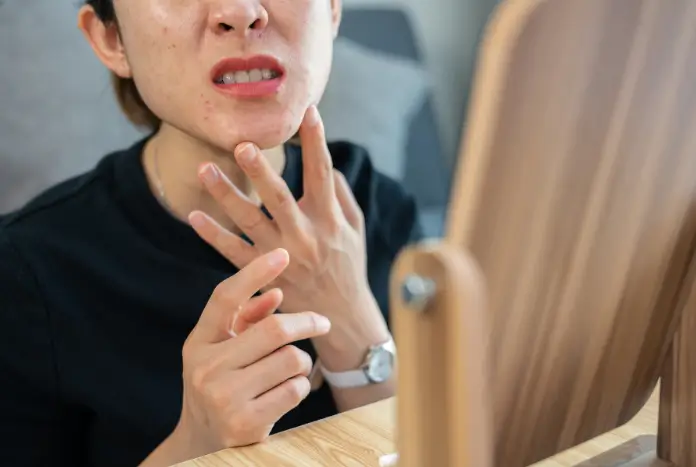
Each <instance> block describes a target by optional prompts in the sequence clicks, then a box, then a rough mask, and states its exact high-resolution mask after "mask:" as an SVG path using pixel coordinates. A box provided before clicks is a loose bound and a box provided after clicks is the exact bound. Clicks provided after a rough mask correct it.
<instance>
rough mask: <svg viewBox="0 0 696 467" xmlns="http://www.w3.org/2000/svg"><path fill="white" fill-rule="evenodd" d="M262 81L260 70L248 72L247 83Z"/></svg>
mask: <svg viewBox="0 0 696 467" xmlns="http://www.w3.org/2000/svg"><path fill="white" fill-rule="evenodd" d="M262 79H263V71H261V70H251V71H250V72H249V81H251V82H252V83H255V82H257V81H261V80H262Z"/></svg>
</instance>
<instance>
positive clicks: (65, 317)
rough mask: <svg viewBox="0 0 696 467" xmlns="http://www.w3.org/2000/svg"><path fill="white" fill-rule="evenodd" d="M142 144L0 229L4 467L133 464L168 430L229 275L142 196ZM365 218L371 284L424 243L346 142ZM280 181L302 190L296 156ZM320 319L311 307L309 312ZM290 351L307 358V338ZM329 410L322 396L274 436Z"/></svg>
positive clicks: (384, 297)
mask: <svg viewBox="0 0 696 467" xmlns="http://www.w3.org/2000/svg"><path fill="white" fill-rule="evenodd" d="M144 144H145V140H143V141H140V142H138V143H136V144H134V145H133V146H132V147H131V148H129V149H127V150H125V151H120V152H116V153H113V154H110V155H107V156H106V157H105V158H104V159H102V160H101V161H100V163H99V164H98V165H97V166H96V167H95V168H94V170H92V171H90V172H88V173H86V174H83V175H81V176H78V177H75V178H72V179H70V180H68V181H66V182H64V183H61V184H59V185H57V186H55V187H53V188H51V189H49V190H47V191H46V192H45V193H43V194H41V195H40V196H38V197H37V198H35V199H34V200H33V201H31V202H30V203H28V204H27V205H26V206H25V207H23V208H22V209H20V210H18V211H16V212H13V213H10V214H8V215H5V216H4V217H3V218H2V220H0V443H1V444H2V448H1V449H0V465H2V466H4V467H14V466H39V465H52V466H71V467H79V466H100V467H101V466H118V467H123V466H133V465H137V464H138V463H139V462H140V461H142V460H143V459H144V458H145V457H146V456H147V455H148V454H149V453H150V452H151V451H152V450H153V449H154V448H155V447H157V445H158V444H159V443H160V442H161V441H163V440H164V439H165V438H166V437H167V435H168V434H169V433H170V432H171V431H172V429H173V428H174V427H175V425H176V423H177V421H178V417H179V414H180V411H181V398H182V380H181V372H182V360H181V349H182V345H183V343H184V340H185V339H186V337H187V336H188V334H189V332H190V331H191V329H192V328H193V327H194V325H195V324H196V323H197V321H198V318H199V316H200V313H201V311H202V310H203V308H204V306H205V304H206V302H207V301H208V298H209V297H210V294H211V293H212V291H213V289H214V288H215V286H216V285H217V284H219V283H220V282H222V281H223V280H224V279H226V278H228V277H229V276H230V275H232V274H234V273H235V272H236V271H237V270H236V269H235V268H234V266H232V265H231V264H229V263H228V262H227V261H226V260H225V259H224V258H223V257H222V256H220V255H219V254H217V253H216V252H215V251H214V250H213V249H212V248H211V247H209V246H208V245H207V244H206V243H205V242H204V241H203V240H201V239H200V238H199V237H198V235H197V234H196V233H195V232H194V231H193V230H192V229H191V227H190V226H188V225H187V224H185V223H183V222H181V221H179V220H177V219H175V218H173V217H172V216H170V215H169V214H168V212H167V211H166V210H165V209H163V208H162V206H161V205H160V204H159V203H158V201H157V200H156V198H155V197H154V196H153V194H152V193H151V191H150V188H149V185H148V182H147V179H146V175H145V172H144V169H143V166H142V161H141V155H142V150H143V146H144ZM330 150H331V154H332V157H333V160H334V165H335V167H336V168H337V169H338V170H339V171H341V172H342V173H343V174H344V175H345V176H346V178H347V179H348V181H349V183H350V185H351V187H352V189H353V192H354V194H355V197H356V198H357V201H358V203H359V204H360V206H361V208H362V209H363V211H364V214H365V221H366V222H365V225H366V239H367V256H368V275H369V283H370V286H371V288H372V291H373V293H374V295H375V296H376V298H377V301H378V303H379V305H380V307H381V309H382V310H383V312H384V313H385V315H386V313H387V310H388V309H389V303H388V288H389V287H388V282H389V274H390V269H391V267H392V265H393V261H394V259H395V257H396V255H397V254H398V252H399V251H400V250H401V249H402V248H403V247H404V246H405V245H406V244H408V243H410V242H412V241H416V240H419V239H420V236H421V231H420V228H419V226H418V222H417V214H416V207H415V204H414V201H413V198H412V197H410V196H409V195H407V194H406V193H405V192H404V190H403V189H402V188H401V187H400V186H399V185H398V184H397V183H395V182H394V181H392V180H390V179H388V178H387V177H385V176H384V175H381V174H379V173H378V172H377V171H375V169H374V168H373V166H372V165H371V163H370V160H369V158H368V157H367V155H366V153H365V152H364V151H363V150H362V149H360V148H359V147H356V146H354V145H351V144H347V143H334V144H331V145H330ZM286 155H287V162H286V167H285V169H284V171H283V178H284V179H285V181H286V182H287V184H288V186H289V187H290V189H291V190H292V192H293V193H294V194H295V196H296V197H298V198H299V197H300V196H301V194H302V193H301V190H302V160H301V150H300V148H299V147H296V146H290V145H288V146H286ZM316 311H318V312H321V310H316ZM298 346H299V347H300V348H302V349H304V350H305V351H307V352H309V353H310V355H312V358H315V356H316V354H315V352H314V351H313V349H312V347H311V345H310V343H309V342H308V341H304V342H300V343H299V344H298ZM334 413H336V407H335V404H334V401H333V398H332V396H331V392H330V390H329V388H328V387H327V386H326V385H324V387H322V388H321V389H320V390H318V391H316V392H314V393H312V394H311V395H310V396H309V397H308V398H307V399H306V400H305V401H303V402H302V403H301V405H300V406H299V407H297V408H296V409H295V410H293V411H292V412H290V413H288V414H287V415H286V416H285V417H284V418H283V419H281V420H280V421H279V422H278V424H277V425H276V428H275V431H276V432H277V431H281V430H285V429H288V428H292V427H295V426H298V425H302V424H305V423H308V422H311V421H314V420H317V419H320V418H324V417H327V416H330V415H332V414H334Z"/></svg>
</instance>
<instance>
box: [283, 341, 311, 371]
mask: <svg viewBox="0 0 696 467" xmlns="http://www.w3.org/2000/svg"><path fill="white" fill-rule="evenodd" d="M282 351H283V354H284V357H285V362H284V363H285V365H287V368H289V369H290V370H291V371H292V372H293V373H295V374H298V373H305V372H307V373H308V372H309V371H311V368H312V359H311V357H310V356H309V355H308V354H307V352H304V351H303V350H300V349H299V348H298V347H296V346H294V345H288V346H286V347H283V350H282Z"/></svg>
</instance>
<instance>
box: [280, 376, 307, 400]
mask: <svg viewBox="0 0 696 467" xmlns="http://www.w3.org/2000/svg"><path fill="white" fill-rule="evenodd" d="M284 390H285V398H286V399H287V401H288V402H289V403H290V404H292V405H293V406H296V405H298V404H299V403H300V402H302V400H303V399H304V398H305V397H306V396H307V394H309V390H310V383H309V379H307V378H305V377H301V376H300V377H296V378H293V379H291V380H288V384H285V385H284Z"/></svg>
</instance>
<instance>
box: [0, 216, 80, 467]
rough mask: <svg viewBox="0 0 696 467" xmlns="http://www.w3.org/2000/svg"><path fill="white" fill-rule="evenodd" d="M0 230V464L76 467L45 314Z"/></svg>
mask: <svg viewBox="0 0 696 467" xmlns="http://www.w3.org/2000/svg"><path fill="white" fill-rule="evenodd" d="M2 229H3V228H2V227H0V382H1V383H0V439H2V446H3V447H2V449H1V450H0V465H3V466H8V467H20V466H27V467H29V466H32V467H33V466H39V465H41V466H43V465H53V466H63V465H66V466H67V465H79V464H80V462H79V461H78V458H77V457H76V456H74V455H73V453H75V452H77V451H76V450H75V449H74V447H75V441H76V437H75V436H74V434H75V433H76V431H77V430H78V427H77V425H76V424H75V423H74V421H71V417H70V415H69V412H68V410H67V409H66V407H65V406H64V405H63V404H61V403H60V396H59V390H58V378H57V370H56V365H55V362H54V352H53V348H52V341H51V333H50V327H49V323H48V316H47V313H46V310H45V309H44V306H43V304H42V303H41V298H40V295H39V293H38V290H37V286H36V283H35V280H34V278H33V276H32V274H31V272H30V270H29V268H28V267H27V265H26V264H25V263H24V262H23V261H22V259H21V257H20V255H19V253H18V252H17V250H16V249H15V248H14V246H13V244H12V243H11V242H10V240H9V239H8V237H7V235H6V233H5V232H4V231H3V230H2Z"/></svg>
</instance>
